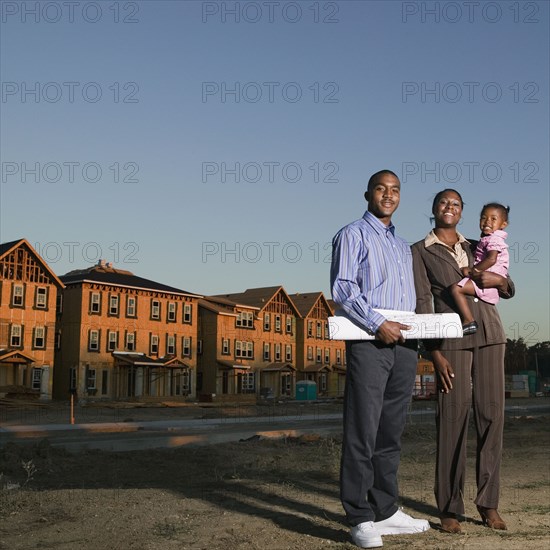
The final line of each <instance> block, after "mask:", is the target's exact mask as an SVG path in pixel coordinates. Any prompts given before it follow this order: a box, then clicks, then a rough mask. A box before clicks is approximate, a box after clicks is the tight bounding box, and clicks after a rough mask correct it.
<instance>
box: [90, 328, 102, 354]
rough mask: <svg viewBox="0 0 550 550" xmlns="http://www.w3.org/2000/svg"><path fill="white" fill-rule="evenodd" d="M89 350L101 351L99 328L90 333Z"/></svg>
mask: <svg viewBox="0 0 550 550" xmlns="http://www.w3.org/2000/svg"><path fill="white" fill-rule="evenodd" d="M88 351H99V330H90V332H89V333H88Z"/></svg>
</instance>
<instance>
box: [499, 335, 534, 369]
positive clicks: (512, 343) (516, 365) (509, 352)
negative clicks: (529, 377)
mask: <svg viewBox="0 0 550 550" xmlns="http://www.w3.org/2000/svg"><path fill="white" fill-rule="evenodd" d="M527 355H528V348H527V345H526V344H525V342H524V340H523V338H518V339H517V340H510V339H507V340H506V353H505V355H504V372H505V373H506V374H518V373H519V371H520V370H526V369H527Z"/></svg>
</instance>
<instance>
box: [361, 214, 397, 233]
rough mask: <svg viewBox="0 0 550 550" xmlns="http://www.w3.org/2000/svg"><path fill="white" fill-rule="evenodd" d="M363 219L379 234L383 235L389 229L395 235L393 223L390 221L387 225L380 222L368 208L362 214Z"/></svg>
mask: <svg viewBox="0 0 550 550" xmlns="http://www.w3.org/2000/svg"><path fill="white" fill-rule="evenodd" d="M363 219H364V220H365V221H366V222H367V223H368V224H369V225H370V226H371V227H372V228H373V229H374V230H375V231H376V232H377V233H378V234H380V235H384V234H385V233H386V232H387V231H391V234H392V235H395V225H393V223H392V222H390V224H389V225H386V224H385V223H383V222H381V221H380V220H379V219H378V218H377V217H376V216H375V215H374V214H372V213H371V212H369V211H368V210H367V211H366V212H365V213H364V214H363Z"/></svg>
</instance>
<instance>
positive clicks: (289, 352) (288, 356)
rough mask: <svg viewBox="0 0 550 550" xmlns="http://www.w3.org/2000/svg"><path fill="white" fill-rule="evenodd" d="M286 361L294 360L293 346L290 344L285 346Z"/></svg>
mask: <svg viewBox="0 0 550 550" xmlns="http://www.w3.org/2000/svg"><path fill="white" fill-rule="evenodd" d="M285 361H292V346H291V345H290V344H287V345H286V346H285Z"/></svg>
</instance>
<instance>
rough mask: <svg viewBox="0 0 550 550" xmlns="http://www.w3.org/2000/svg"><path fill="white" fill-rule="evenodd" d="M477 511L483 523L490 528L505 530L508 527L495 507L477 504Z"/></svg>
mask: <svg viewBox="0 0 550 550" xmlns="http://www.w3.org/2000/svg"><path fill="white" fill-rule="evenodd" d="M477 511H478V512H479V515H480V516H481V521H482V522H483V525H487V527H490V528H491V529H500V530H502V531H506V530H507V529H508V527H506V523H505V522H504V520H503V519H502V518H501V517H500V515H499V513H498V511H497V510H496V508H484V507H483V506H478V507H477Z"/></svg>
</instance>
